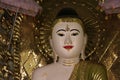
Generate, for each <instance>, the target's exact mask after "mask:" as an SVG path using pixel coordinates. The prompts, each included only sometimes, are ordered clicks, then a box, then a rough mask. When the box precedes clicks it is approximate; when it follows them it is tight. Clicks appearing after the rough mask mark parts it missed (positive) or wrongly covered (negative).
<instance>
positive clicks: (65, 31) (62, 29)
mask: <svg viewBox="0 0 120 80" xmlns="http://www.w3.org/2000/svg"><path fill="white" fill-rule="evenodd" d="M59 31H64V32H66V30H65V29H59V30H58V31H57V32H59ZM57 32H56V33H57Z"/></svg>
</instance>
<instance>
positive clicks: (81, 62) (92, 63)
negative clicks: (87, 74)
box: [79, 61, 105, 68]
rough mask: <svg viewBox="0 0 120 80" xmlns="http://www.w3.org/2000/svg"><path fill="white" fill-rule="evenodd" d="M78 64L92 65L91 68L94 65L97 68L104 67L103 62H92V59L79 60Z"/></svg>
mask: <svg viewBox="0 0 120 80" xmlns="http://www.w3.org/2000/svg"><path fill="white" fill-rule="evenodd" d="M79 64H80V65H82V66H83V65H84V66H86V67H93V68H95V67H98V68H100V67H103V68H105V66H104V65H103V64H101V63H97V62H92V61H80V63H79Z"/></svg>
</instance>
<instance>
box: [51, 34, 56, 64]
mask: <svg viewBox="0 0 120 80" xmlns="http://www.w3.org/2000/svg"><path fill="white" fill-rule="evenodd" d="M49 42H50V46H51V48H52V50H53V57H54V63H56V62H57V60H58V55H57V54H56V52H55V50H54V47H53V41H52V37H51V36H50V37H49Z"/></svg>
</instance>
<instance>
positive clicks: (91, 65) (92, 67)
mask: <svg viewBox="0 0 120 80" xmlns="http://www.w3.org/2000/svg"><path fill="white" fill-rule="evenodd" d="M79 68H80V69H81V70H83V71H85V72H89V73H91V74H92V73H96V74H97V73H102V74H106V71H107V69H106V67H105V66H104V65H103V64H100V63H96V62H91V61H81V62H80V63H79Z"/></svg>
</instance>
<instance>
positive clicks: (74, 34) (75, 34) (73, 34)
mask: <svg viewBox="0 0 120 80" xmlns="http://www.w3.org/2000/svg"><path fill="white" fill-rule="evenodd" d="M78 34H79V33H72V34H71V35H72V36H77V35H78Z"/></svg>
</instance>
